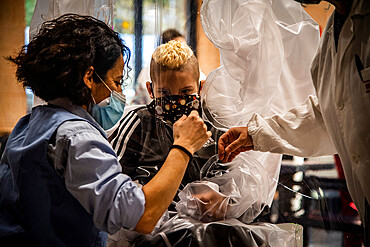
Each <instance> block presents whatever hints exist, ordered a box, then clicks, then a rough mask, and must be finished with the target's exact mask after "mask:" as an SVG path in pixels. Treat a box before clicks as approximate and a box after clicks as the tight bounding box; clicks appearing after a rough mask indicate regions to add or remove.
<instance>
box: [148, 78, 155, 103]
mask: <svg viewBox="0 0 370 247" xmlns="http://www.w3.org/2000/svg"><path fill="white" fill-rule="evenodd" d="M152 85H153V84H152V83H150V81H147V82H146V90H147V91H148V93H149V96H150V98H151V99H154V94H153V92H154V91H153V88H152Z"/></svg>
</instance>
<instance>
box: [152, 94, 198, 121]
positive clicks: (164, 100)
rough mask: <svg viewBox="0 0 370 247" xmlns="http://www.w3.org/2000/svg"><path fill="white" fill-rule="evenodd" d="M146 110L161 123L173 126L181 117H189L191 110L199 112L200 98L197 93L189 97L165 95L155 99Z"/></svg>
mask: <svg viewBox="0 0 370 247" xmlns="http://www.w3.org/2000/svg"><path fill="white" fill-rule="evenodd" d="M148 109H149V111H150V112H151V113H152V114H155V116H156V117H158V118H160V119H162V120H163V121H165V122H167V123H169V124H174V123H175V122H176V121H177V120H179V119H180V118H181V117H182V115H189V114H190V112H191V111H192V110H197V111H199V114H200V109H201V108H200V97H199V95H198V93H195V94H190V95H167V96H164V97H160V98H155V99H154V100H153V101H152V102H151V103H150V104H149V105H148Z"/></svg>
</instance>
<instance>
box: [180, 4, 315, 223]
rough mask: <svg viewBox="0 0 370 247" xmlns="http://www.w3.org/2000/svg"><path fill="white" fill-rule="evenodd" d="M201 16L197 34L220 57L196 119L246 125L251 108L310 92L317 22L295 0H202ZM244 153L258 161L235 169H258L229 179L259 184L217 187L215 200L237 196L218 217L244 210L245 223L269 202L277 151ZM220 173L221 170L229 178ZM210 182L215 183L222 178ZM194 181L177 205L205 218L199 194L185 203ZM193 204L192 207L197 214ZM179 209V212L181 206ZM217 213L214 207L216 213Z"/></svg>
mask: <svg viewBox="0 0 370 247" xmlns="http://www.w3.org/2000/svg"><path fill="white" fill-rule="evenodd" d="M200 15H201V21H202V26H203V29H204V32H205V33H206V35H207V37H208V38H209V39H210V40H211V42H212V43H213V44H214V45H215V46H216V47H217V48H219V50H220V56H221V63H222V65H221V66H220V67H219V68H217V69H215V70H214V71H212V72H211V73H210V74H209V75H208V77H207V80H206V82H205V83H204V86H203V89H202V92H201V100H202V112H203V118H204V119H205V120H206V121H209V122H210V123H211V124H212V125H213V126H214V127H216V128H217V129H220V130H222V131H227V130H228V129H229V128H231V127H235V126H246V125H247V124H248V122H249V119H250V118H251V117H252V115H253V114H254V113H259V114H262V115H264V116H272V115H274V114H279V113H284V112H286V111H287V110H288V109H290V108H291V107H294V106H296V105H300V104H302V103H303V102H304V101H305V99H306V98H307V97H308V96H309V95H314V94H315V90H314V87H313V84H312V79H311V74H310V64H311V62H312V59H313V57H314V55H315V53H316V50H317V48H318V43H319V26H318V24H316V23H315V22H314V21H313V20H312V18H311V17H310V16H309V15H308V14H307V13H306V12H305V11H304V10H303V9H302V7H301V5H300V4H299V3H297V2H294V1H292V0H274V1H271V0H231V1H222V0H205V1H203V5H202V7H201V13H200ZM246 155H250V156H252V157H253V158H255V159H256V160H258V161H259V162H256V160H254V161H252V160H248V161H247V160H243V159H241V160H238V163H239V164H238V165H236V167H239V168H238V169H240V167H245V166H248V167H249V169H251V171H253V170H254V169H257V167H258V172H251V173H243V172H241V173H237V172H235V175H234V176H236V178H243V179H242V180H239V181H237V180H234V181H237V182H236V183H235V184H237V186H238V187H239V189H240V190H243V187H244V188H254V187H260V190H255V191H254V192H253V190H251V191H249V192H250V193H249V194H248V193H240V191H237V190H234V191H233V192H232V191H231V190H230V191H229V192H228V193H229V194H227V195H226V194H223V193H222V194H223V195H224V196H225V197H226V198H228V199H226V198H225V199H224V201H225V203H219V205H220V206H223V205H225V204H228V205H232V203H233V201H232V200H231V198H232V197H234V198H237V197H238V196H239V195H242V198H243V200H240V201H245V203H239V204H238V203H236V204H235V205H234V209H233V210H231V209H228V210H226V211H227V212H233V214H231V213H230V215H227V213H226V214H225V215H224V217H225V218H228V217H240V215H241V214H242V213H243V212H242V211H243V210H246V212H245V214H244V216H243V217H242V218H241V220H242V221H243V222H251V221H252V220H253V219H254V218H255V217H257V216H258V215H259V214H260V213H261V211H262V209H263V207H264V206H271V203H272V199H273V196H274V193H275V190H276V184H277V183H276V181H278V179H277V178H278V175H279V171H280V163H281V155H277V154H270V153H260V152H253V151H251V152H247V153H246ZM239 156H240V155H239ZM249 158H250V157H249ZM243 162H244V163H243ZM232 167H233V165H231V166H230V168H232ZM232 169H235V168H232ZM232 169H231V170H232ZM235 170H237V169H235ZM262 170H264V171H265V173H263V172H262ZM226 174H227V173H226ZM226 174H223V175H222V176H225V177H229V176H230V175H228V174H227V175H226ZM261 174H264V175H263V176H262V175H261ZM266 174H267V175H266ZM243 176H244V177H243ZM259 176H262V177H265V178H266V179H261V178H260V177H259ZM210 181H211V180H210ZM211 182H213V183H216V184H218V185H220V184H219V183H220V182H222V181H220V180H215V181H211ZM198 186H199V185H189V186H188V188H187V190H188V191H186V192H185V191H184V194H186V196H185V195H184V197H183V199H184V203H185V201H186V200H189V203H188V204H189V207H193V208H190V211H189V212H188V213H187V215H192V216H193V215H194V217H196V218H197V219H202V220H209V219H206V218H205V216H204V213H205V214H206V215H207V214H208V216H207V217H208V218H209V217H210V215H209V214H210V212H203V211H202V210H203V209H204V205H203V204H201V203H200V202H198V201H197V200H198V199H199V198H198V199H193V201H192V204H191V203H190V198H191V195H192V194H194V191H193V190H194V188H195V187H198ZM204 186H205V185H204V184H203V185H202V187H203V188H204ZM213 186H214V185H213ZM221 191H222V190H221V186H220V190H219V192H221ZM231 192H232V193H236V194H235V195H233V194H231ZM257 192H258V193H257ZM238 193H239V194H238ZM213 194H214V193H213ZM255 196H258V200H257V199H256V197H255ZM193 198H194V197H193ZM203 200H204V198H203ZM220 200H221V199H220ZM227 200H229V201H228V202H227V203H226V201H227ZM202 203H204V201H202ZM185 204H186V203H185ZM179 205H180V204H179ZM195 205H198V209H197V210H198V213H196V212H197V211H196V209H194V207H195ZM246 205H249V206H248V207H247V206H246ZM228 208H230V206H228ZM179 209H180V210H181V211H182V210H183V208H182V207H181V206H179ZM206 211H207V210H206ZM223 211H224V209H222V208H220V209H219V210H218V211H217V209H216V208H213V209H212V212H215V213H214V214H213V216H214V217H215V219H217V218H219V214H220V213H222V212H223ZM182 212H183V213H184V214H185V212H184V211H182ZM199 212H201V213H199ZM202 217H203V218H202Z"/></svg>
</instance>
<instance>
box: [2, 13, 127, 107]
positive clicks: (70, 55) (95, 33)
mask: <svg viewBox="0 0 370 247" xmlns="http://www.w3.org/2000/svg"><path fill="white" fill-rule="evenodd" d="M121 54H122V56H123V59H124V61H125V68H126V69H128V70H130V67H129V66H128V63H129V60H130V56H131V53H130V49H129V48H128V47H127V46H125V45H124V44H123V42H122V40H121V39H120V37H119V34H118V33H117V32H115V31H113V30H112V29H111V28H109V27H108V26H107V25H106V24H105V23H104V22H102V21H100V20H98V19H95V18H93V17H91V16H82V15H77V14H66V15H63V16H61V17H59V18H57V19H54V20H51V21H47V22H45V23H44V24H43V25H42V26H41V29H40V31H39V33H38V34H37V35H36V36H35V37H34V38H33V39H32V40H31V42H30V43H29V44H28V45H27V46H23V47H22V50H21V51H20V53H19V54H18V55H17V56H16V57H11V56H9V57H7V59H8V60H10V61H12V62H14V63H15V64H16V65H17V72H16V76H17V79H18V81H19V82H21V83H22V84H23V86H24V87H26V86H28V87H30V88H31V89H32V91H33V92H34V93H35V95H37V96H38V97H40V98H41V99H43V100H45V101H50V100H53V99H55V98H58V97H67V98H69V99H70V100H71V101H72V102H73V103H74V104H76V105H84V104H88V102H89V101H90V100H91V91H90V89H89V88H88V87H87V86H86V85H85V83H84V81H83V77H84V75H85V73H86V71H87V70H88V69H89V68H90V66H93V67H94V71H95V72H96V73H97V74H98V75H100V76H101V77H102V78H105V77H106V73H107V71H108V70H109V69H111V68H112V67H113V65H114V63H115V62H116V61H117V59H118V58H119V57H120V56H121ZM126 72H127V71H126ZM95 77H96V75H95V73H94V77H93V79H94V82H96V83H101V82H100V81H99V79H98V78H95Z"/></svg>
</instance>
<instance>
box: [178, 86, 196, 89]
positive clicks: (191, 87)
mask: <svg viewBox="0 0 370 247" xmlns="http://www.w3.org/2000/svg"><path fill="white" fill-rule="evenodd" d="M193 88H194V86H186V87H183V88H180V90H184V89H193Z"/></svg>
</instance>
